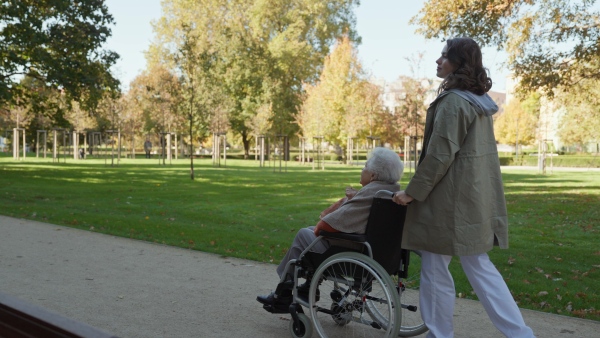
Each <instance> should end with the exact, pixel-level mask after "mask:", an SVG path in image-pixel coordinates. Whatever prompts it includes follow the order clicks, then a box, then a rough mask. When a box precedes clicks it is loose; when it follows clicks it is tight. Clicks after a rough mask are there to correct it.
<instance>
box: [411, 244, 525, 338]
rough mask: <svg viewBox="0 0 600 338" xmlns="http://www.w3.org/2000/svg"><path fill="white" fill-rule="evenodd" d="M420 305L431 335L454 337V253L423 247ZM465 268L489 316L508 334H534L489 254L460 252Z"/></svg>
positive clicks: (516, 336)
mask: <svg viewBox="0 0 600 338" xmlns="http://www.w3.org/2000/svg"><path fill="white" fill-rule="evenodd" d="M421 254H422V257H421V288H420V306H421V315H422V317H423V321H424V322H425V324H426V325H427V327H428V328H429V333H428V334H427V337H428V338H446V337H448V338H449V337H454V324H453V316H454V301H455V297H456V291H455V289H454V280H453V279H452V275H451V274H450V271H449V270H448V265H449V264H450V260H451V259H452V256H446V255H438V254H434V253H431V252H427V251H421ZM460 262H461V265H462V268H463V270H464V272H465V274H466V275H467V278H468V279H469V283H471V286H472V287H473V289H474V290H475V293H476V294H477V297H478V298H479V300H480V302H481V304H482V305H483V308H484V309H485V311H486V312H487V315H488V316H489V317H490V320H491V321H492V323H493V324H494V326H496V328H497V329H498V330H500V332H502V333H503V334H504V335H505V336H506V337H509V338H521V337H523V338H530V337H535V336H534V335H533V331H532V330H531V328H529V327H528V326H527V325H525V321H524V320H523V316H522V315H521V311H519V308H518V306H517V304H516V303H515V301H514V299H513V297H512V295H511V293H510V291H509V290H508V287H507V286H506V283H505V282H504V279H503V278H502V275H500V273H499V272H498V270H497V269H496V267H495V266H494V264H493V263H492V262H491V261H490V258H489V257H488V255H487V254H485V253H484V254H481V255H475V256H460Z"/></svg>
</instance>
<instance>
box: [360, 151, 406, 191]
mask: <svg viewBox="0 0 600 338" xmlns="http://www.w3.org/2000/svg"><path fill="white" fill-rule="evenodd" d="M365 169H367V170H368V171H370V172H371V173H373V174H375V176H376V180H378V181H383V182H387V183H392V184H393V183H397V182H398V181H399V180H400V178H401V177H402V173H403V172H404V164H402V161H400V156H398V154H396V153H395V152H394V151H393V150H390V149H387V148H383V147H377V148H375V149H373V151H372V152H371V155H370V156H369V159H368V160H367V163H366V164H365Z"/></svg>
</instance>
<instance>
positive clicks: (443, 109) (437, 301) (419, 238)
mask: <svg viewBox="0 0 600 338" xmlns="http://www.w3.org/2000/svg"><path fill="white" fill-rule="evenodd" d="M436 63H437V76H438V77H440V78H442V79H444V80H443V81H442V83H441V85H440V87H439V89H438V96H437V98H436V99H435V100H434V101H433V102H432V103H431V105H430V106H429V109H428V110H427V117H426V122H425V134H424V138H423V151H422V153H421V157H420V158H419V166H418V168H417V170H416V172H415V175H414V177H413V178H412V179H411V181H410V183H409V184H408V185H407V187H406V189H405V190H403V191H399V192H397V193H396V194H395V195H394V198H393V200H394V202H396V203H398V204H401V205H408V204H410V206H409V207H408V210H407V215H406V222H405V226H404V234H403V239H402V247H403V248H404V249H412V250H420V251H421V254H422V268H421V288H420V294H421V297H420V301H421V304H420V305H421V314H422V317H423V320H424V321H425V324H426V325H427V327H428V328H429V333H428V335H427V337H436V338H439V337H453V335H454V327H453V323H452V319H453V312H454V298H455V294H456V291H455V289H454V281H453V279H452V275H451V274H450V272H449V270H448V265H449V264H450V260H451V259H452V256H458V257H459V258H460V262H461V266H462V268H463V270H464V272H465V274H466V275H467V277H468V279H469V282H470V283H471V286H473V289H474V290H475V293H476V294H477V296H478V298H479V299H480V301H481V303H482V305H483V307H484V308H485V310H486V312H487V314H488V316H489V317H490V319H491V321H492V322H493V323H494V325H495V326H496V327H497V328H498V330H500V331H501V332H502V333H503V334H504V335H506V336H507V337H513V338H516V337H533V331H532V330H531V329H530V328H529V327H528V326H526V325H525V322H524V321H523V317H522V315H521V312H520V311H519V308H518V307H517V305H516V303H515V301H514V300H513V298H512V295H511V293H510V291H509V290H508V287H507V286H506V283H505V282H504V279H503V278H502V276H501V275H500V273H499V272H498V270H497V269H496V267H495V266H494V265H493V264H492V262H491V261H490V259H489V257H488V255H487V252H488V251H490V250H491V249H492V248H493V246H494V245H498V246H500V247H501V248H508V219H507V212H506V202H505V200H504V190H503V186H502V175H501V173H500V162H499V160H498V151H497V148H496V140H495V137H494V129H493V124H492V115H493V114H495V113H496V112H497V111H498V107H497V106H496V104H495V103H494V101H492V99H491V98H490V97H489V96H488V95H487V92H488V91H489V90H490V88H491V87H492V80H491V79H490V78H489V77H488V76H487V71H486V69H485V68H484V67H483V64H482V56H481V49H480V48H479V46H478V45H477V43H476V42H475V41H473V40H472V39H470V38H455V39H450V40H448V41H447V42H446V45H445V46H444V48H443V50H442V55H441V56H440V58H439V59H437V61H436Z"/></svg>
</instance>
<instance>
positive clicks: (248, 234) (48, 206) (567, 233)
mask: <svg viewBox="0 0 600 338" xmlns="http://www.w3.org/2000/svg"><path fill="white" fill-rule="evenodd" d="M108 163H109V164H110V161H109V162H108ZM195 165H196V180H194V181H192V180H190V177H189V176H190V175H189V160H178V161H175V160H174V161H173V162H172V165H168V164H167V165H166V166H161V165H159V164H158V160H157V159H149V160H147V159H136V160H121V162H120V165H119V166H114V167H113V166H110V165H105V161H104V160H90V159H88V160H85V161H74V160H72V159H71V160H67V163H62V162H61V163H52V160H51V159H36V158H27V159H26V160H25V161H20V162H16V161H13V160H12V158H7V157H0V214H3V215H7V216H12V217H18V218H26V219H33V220H37V221H42V222H48V223H52V224H60V225H65V226H70V227H75V228H80V229H84V230H89V231H96V232H102V233H106V234H112V235H117V236H123V237H129V238H135V239H140V240H145V241H151V242H157V243H163V244H167V245H174V246H180V247H184V248H190V249H194V250H201V251H206V252H212V253H217V254H221V255H225V256H234V257H240V258H246V259H252V260H257V261H263V262H272V263H278V262H279V260H280V259H281V258H282V257H283V255H284V253H285V252H286V250H287V247H288V245H289V244H290V242H291V240H292V238H293V237H294V235H295V234H296V231H297V230H298V229H299V228H302V227H305V226H309V225H314V224H315V223H316V222H317V220H318V215H319V213H320V212H321V210H322V209H324V208H326V207H327V206H328V205H329V204H330V203H332V202H334V201H336V200H337V199H338V198H340V197H341V196H342V195H343V192H344V187H345V186H347V185H352V186H354V187H356V188H359V184H358V180H359V175H360V169H361V167H349V166H342V165H328V167H327V168H326V170H325V171H319V170H316V171H313V170H312V166H310V165H306V166H301V165H298V164H297V163H293V162H289V163H288V164H287V171H286V172H279V166H277V167H276V169H277V170H274V168H273V167H263V168H260V167H259V166H258V164H257V163H256V162H254V161H244V160H228V161H227V167H220V168H215V167H213V166H212V161H211V160H195ZM284 169H285V167H284V168H282V171H284ZM409 176H410V175H409V174H408V173H407V174H405V177H404V178H403V182H402V184H403V185H405V184H406V182H407V181H408V177H409ZM503 177H504V183H505V188H506V199H507V203H508V210H509V217H510V249H508V250H499V249H495V250H493V251H492V252H490V257H491V259H492V261H493V262H494V263H495V264H496V266H497V268H498V269H499V270H500V272H501V273H502V275H503V276H504V278H505V279H506V281H507V283H508V285H509V288H510V289H511V291H512V292H513V295H514V297H515V299H516V300H517V301H518V302H519V305H520V306H521V307H523V308H529V309H534V310H540V311H546V312H552V313H560V314H564V315H573V316H578V317H582V318H588V319H593V320H600V291H599V290H600V246H599V245H598V242H599V239H600V238H599V228H600V226H599V224H600V211H599V209H600V208H598V206H599V205H600V173H599V172H591V171H582V172H575V171H572V172H555V173H554V174H552V175H538V174H537V172H536V171H527V170H520V169H518V168H514V169H513V168H511V169H506V170H504V173H503ZM451 269H452V271H453V275H454V276H455V282H456V292H457V296H458V297H466V298H472V299H476V297H475V295H474V294H473V292H472V289H471V287H470V285H469V284H468V282H467V281H466V278H465V276H464V273H463V272H462V270H461V269H460V263H459V262H458V260H456V259H455V260H454V261H453V262H452V264H451Z"/></svg>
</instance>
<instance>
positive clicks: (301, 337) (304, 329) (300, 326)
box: [289, 313, 313, 338]
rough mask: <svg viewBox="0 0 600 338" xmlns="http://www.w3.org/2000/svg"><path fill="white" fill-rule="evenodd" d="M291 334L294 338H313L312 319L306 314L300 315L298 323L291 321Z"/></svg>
mask: <svg viewBox="0 0 600 338" xmlns="http://www.w3.org/2000/svg"><path fill="white" fill-rule="evenodd" d="M289 330H290V333H291V334H292V337H294V338H310V337H312V333H313V327H312V324H311V323H310V319H309V318H308V316H307V315H305V314H304V313H299V314H298V322H295V321H294V320H291V321H290V326H289Z"/></svg>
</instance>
